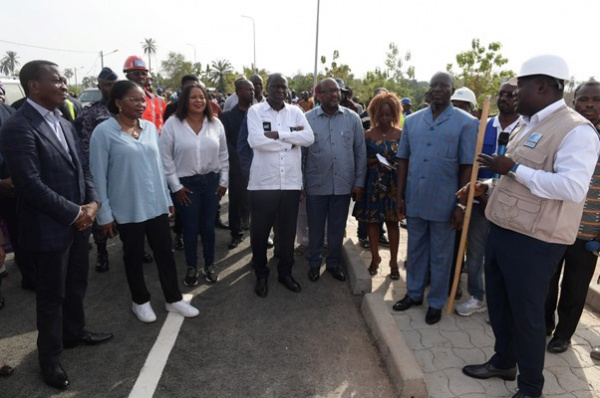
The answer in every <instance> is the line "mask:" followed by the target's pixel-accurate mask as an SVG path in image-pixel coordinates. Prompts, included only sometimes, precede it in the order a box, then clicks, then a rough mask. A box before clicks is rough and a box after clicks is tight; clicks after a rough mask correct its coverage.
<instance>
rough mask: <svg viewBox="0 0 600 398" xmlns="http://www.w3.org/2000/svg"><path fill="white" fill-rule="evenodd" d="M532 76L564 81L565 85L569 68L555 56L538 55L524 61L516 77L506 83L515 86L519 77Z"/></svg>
mask: <svg viewBox="0 0 600 398" xmlns="http://www.w3.org/2000/svg"><path fill="white" fill-rule="evenodd" d="M533 75H545V76H550V77H553V78H555V79H558V80H564V82H565V84H566V83H567V82H568V81H569V77H570V76H569V67H568V66H567V62H566V61H565V60H564V59H562V58H561V57H559V56H557V55H538V56H537V57H533V58H530V59H528V60H527V61H525V62H524V63H523V66H521V70H520V71H519V74H518V75H517V77H513V78H512V79H510V80H509V81H508V83H509V84H512V85H516V84H517V79H518V78H519V77H525V76H533Z"/></svg>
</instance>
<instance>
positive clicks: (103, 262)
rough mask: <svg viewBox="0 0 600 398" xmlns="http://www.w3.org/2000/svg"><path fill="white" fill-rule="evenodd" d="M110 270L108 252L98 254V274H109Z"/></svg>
mask: <svg viewBox="0 0 600 398" xmlns="http://www.w3.org/2000/svg"><path fill="white" fill-rule="evenodd" d="M109 269H110V265H109V263H108V252H107V251H106V250H104V251H100V252H98V257H97V258H96V272H100V273H102V272H108V270H109Z"/></svg>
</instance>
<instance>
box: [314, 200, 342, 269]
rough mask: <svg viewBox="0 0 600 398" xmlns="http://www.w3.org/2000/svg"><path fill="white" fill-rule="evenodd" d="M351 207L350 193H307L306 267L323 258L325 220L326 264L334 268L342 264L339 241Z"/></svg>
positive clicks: (319, 264) (318, 265)
mask: <svg viewBox="0 0 600 398" xmlns="http://www.w3.org/2000/svg"><path fill="white" fill-rule="evenodd" d="M349 207H350V195H307V196H306V215H307V219H308V251H307V253H306V261H307V262H308V265H309V267H311V268H318V267H320V266H321V262H322V261H323V256H322V255H321V253H322V252H323V242H324V239H325V221H327V246H328V255H327V259H326V263H327V268H329V269H336V268H338V267H339V266H340V264H341V251H342V243H343V240H344V232H345V231H346V220H347V219H348V210H349Z"/></svg>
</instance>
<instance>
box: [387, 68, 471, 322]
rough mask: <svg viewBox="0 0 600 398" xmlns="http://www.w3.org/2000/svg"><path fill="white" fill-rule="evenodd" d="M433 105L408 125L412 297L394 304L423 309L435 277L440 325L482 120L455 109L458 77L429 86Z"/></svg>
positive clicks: (431, 299) (403, 203) (401, 192)
mask: <svg viewBox="0 0 600 398" xmlns="http://www.w3.org/2000/svg"><path fill="white" fill-rule="evenodd" d="M429 93H430V96H431V105H430V106H429V107H427V108H425V109H421V110H420V111H418V112H415V113H413V114H412V115H410V116H408V117H407V118H406V120H405V121H404V128H403V133H402V139H401V140H400V146H399V148H398V153H397V154H396V156H397V158H398V198H397V206H398V209H397V211H398V217H399V218H400V219H404V218H406V219H407V224H408V263H409V264H410V266H409V267H408V271H407V288H408V292H407V294H406V296H405V297H404V298H403V299H402V300H400V301H398V302H397V303H396V304H395V305H394V310H396V311H404V310H407V309H409V308H410V307H412V306H413V305H420V304H421V303H422V302H423V296H424V292H425V288H426V286H427V281H428V279H429V275H431V282H430V289H429V294H428V296H427V301H428V304H429V310H428V311H427V316H426V317H425V321H426V322H427V323H428V324H434V323H437V322H439V320H440V319H441V316H442V308H443V307H444V304H446V300H447V297H448V283H449V280H450V270H451V268H452V261H453V258H452V253H453V245H452V244H449V243H450V242H453V241H454V236H455V231H456V230H458V229H460V228H462V222H463V215H464V210H465V203H466V198H464V199H461V201H462V202H459V201H457V200H456V197H455V196H454V194H455V192H456V191H457V189H458V188H459V187H460V186H463V185H464V184H466V183H467V182H468V181H469V178H470V175H471V169H472V166H473V159H474V156H475V143H476V140H477V127H478V123H477V119H475V118H474V117H473V116H470V115H468V114H466V113H465V112H462V111H460V110H458V109H456V108H454V107H453V106H452V104H451V103H450V97H451V96H452V93H454V79H453V78H452V76H451V75H450V74H448V73H446V72H438V73H436V74H435V75H434V76H433V77H432V78H431V81H430V83H429Z"/></svg>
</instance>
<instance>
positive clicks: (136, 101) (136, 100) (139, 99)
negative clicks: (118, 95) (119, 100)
mask: <svg viewBox="0 0 600 398" xmlns="http://www.w3.org/2000/svg"><path fill="white" fill-rule="evenodd" d="M125 99H126V100H127V101H129V102H132V103H133V104H135V105H139V104H145V103H146V98H144V97H129V98H125Z"/></svg>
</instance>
